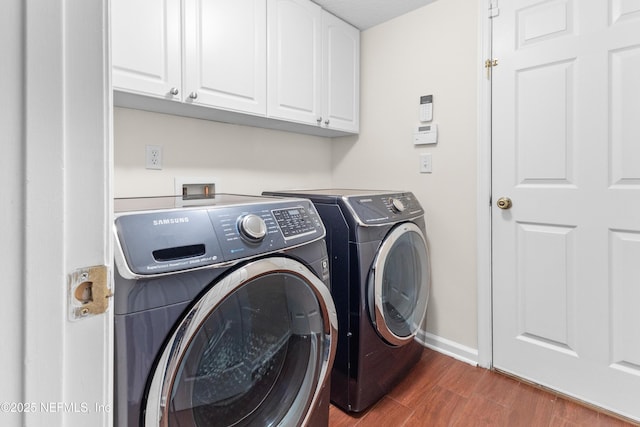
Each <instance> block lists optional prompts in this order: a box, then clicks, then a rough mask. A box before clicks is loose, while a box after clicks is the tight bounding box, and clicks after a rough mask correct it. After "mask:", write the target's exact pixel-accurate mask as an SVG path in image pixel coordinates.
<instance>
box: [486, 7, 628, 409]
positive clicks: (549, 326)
mask: <svg viewBox="0 0 640 427" xmlns="http://www.w3.org/2000/svg"><path fill="white" fill-rule="evenodd" d="M499 6H500V14H499V15H498V16H497V17H494V18H493V22H492V24H493V31H494V33H493V55H494V57H495V58H497V59H498V61H499V65H498V66H497V67H495V68H494V69H493V72H492V104H493V105H492V117H493V119H492V153H493V154H492V168H493V172H492V192H493V195H492V200H493V201H494V204H493V208H492V209H493V212H492V226H493V259H494V266H493V274H494V277H493V314H494V319H493V321H494V326H493V332H494V365H495V367H496V368H498V369H501V370H504V371H507V372H511V373H514V374H516V375H518V376H521V377H524V378H526V379H529V380H531V381H533V382H536V383H540V384H543V385H545V386H548V387H551V388H554V389H556V390H559V391H561V392H563V393H567V394H569V395H572V396H575V397H577V398H579V399H582V400H585V401H588V402H591V403H594V404H596V405H599V406H603V407H605V408H608V409H611V410H614V411H616V412H619V413H621V414H623V415H626V416H629V417H633V418H636V419H640V407H638V405H637V402H638V401H640V363H639V360H640V336H639V335H638V333H637V330H638V329H637V325H638V324H640V315H638V314H635V313H636V312H637V310H634V307H638V306H639V305H640V287H639V286H638V283H640V268H639V267H636V265H637V264H638V262H637V260H638V259H640V258H639V257H640V245H639V243H640V185H639V184H640V145H639V144H638V141H639V140H640V121H639V120H638V117H639V114H640V83H639V81H638V79H637V76H638V75H640V25H638V23H640V6H639V5H638V3H637V2H630V1H605V0H599V1H591V2H578V1H571V0H552V1H539V0H519V1H509V2H507V1H503V2H500V5H499ZM500 197H509V198H510V199H512V201H513V205H512V206H513V207H512V208H511V209H508V210H503V209H499V208H498V207H497V206H496V204H495V201H497V199H498V198H500Z"/></svg>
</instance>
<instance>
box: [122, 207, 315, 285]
mask: <svg viewBox="0 0 640 427" xmlns="http://www.w3.org/2000/svg"><path fill="white" fill-rule="evenodd" d="M115 229H116V241H117V245H116V263H117V264H118V269H119V271H121V272H122V271H123V270H124V271H128V272H130V274H129V276H132V277H134V276H146V275H158V274H166V273H171V272H176V271H182V270H190V269H194V268H202V267H207V266H214V267H215V266H216V265H227V264H228V263H229V262H234V261H239V260H243V259H250V258H253V257H256V256H260V255H264V254H269V253H274V252H278V251H284V250H286V249H289V248H293V247H297V246H300V245H303V244H306V243H309V242H312V241H315V240H319V239H322V238H324V236H325V228H324V225H323V224H322V221H321V220H320V217H319V216H318V214H317V213H316V210H315V207H314V206H313V204H311V202H310V201H309V200H306V199H280V200H278V199H272V198H259V202H256V201H254V202H252V203H237V204H234V203H231V204H224V205H221V206H201V207H191V208H189V207H186V208H179V209H158V210H152V211H148V210H146V211H145V210H142V211H135V212H125V213H122V214H119V215H117V217H116V220H115Z"/></svg>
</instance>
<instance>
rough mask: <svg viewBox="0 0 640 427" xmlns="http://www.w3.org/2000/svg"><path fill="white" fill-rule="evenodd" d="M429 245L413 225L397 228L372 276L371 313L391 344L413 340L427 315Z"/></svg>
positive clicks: (383, 246)
mask: <svg viewBox="0 0 640 427" xmlns="http://www.w3.org/2000/svg"><path fill="white" fill-rule="evenodd" d="M430 282H431V279H430V268H429V256H428V252H427V243H426V240H425V237H424V234H423V233H422V231H421V230H420V228H419V227H418V226H417V225H415V224H414V223H412V222H407V223H402V224H399V225H397V226H396V227H394V228H393V229H392V230H391V232H390V233H389V234H388V235H387V237H385V239H384V240H383V241H382V244H381V245H380V249H379V250H378V254H377V255H376V259H375V260H374V263H373V268H372V269H371V272H370V274H369V284H368V286H369V288H368V290H367V292H368V296H369V297H368V299H369V301H368V302H369V314H370V316H371V320H372V322H373V323H374V325H375V327H376V330H377V331H378V333H379V334H380V336H382V337H383V338H384V339H385V340H386V341H387V342H388V343H389V344H392V345H396V346H399V345H403V344H405V343H407V342H408V341H411V340H413V338H414V337H415V335H416V333H417V332H418V330H419V329H420V326H421V325H422V322H423V320H424V317H425V315H426V313H427V303H428V301H429V290H430V285H431V283H430Z"/></svg>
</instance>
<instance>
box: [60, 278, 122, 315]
mask: <svg viewBox="0 0 640 427" xmlns="http://www.w3.org/2000/svg"><path fill="white" fill-rule="evenodd" d="M110 282H111V275H110V271H109V267H107V266H105V265H96V266H93V267H85V268H79V269H77V270H75V271H74V272H72V273H71V274H69V277H68V285H69V289H68V292H69V295H68V298H69V319H70V320H80V319H84V318H87V317H90V316H95V315H97V314H102V313H105V312H106V311H107V310H108V309H109V300H110V298H111V297H112V296H113V292H112V290H111V287H110V286H109V285H110Z"/></svg>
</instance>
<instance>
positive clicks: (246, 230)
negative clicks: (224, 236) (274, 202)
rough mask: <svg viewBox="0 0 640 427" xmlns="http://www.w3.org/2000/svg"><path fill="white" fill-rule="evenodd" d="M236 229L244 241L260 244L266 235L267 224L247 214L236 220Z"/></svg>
mask: <svg viewBox="0 0 640 427" xmlns="http://www.w3.org/2000/svg"><path fill="white" fill-rule="evenodd" d="M238 229H239V230H240V234H241V235H242V237H243V238H244V239H245V240H248V241H250V242H253V243H257V242H260V241H261V240H262V239H264V237H265V236H266V235H267V224H266V223H265V222H264V220H263V219H262V218H260V217H259V216H258V215H255V214H248V215H244V216H242V217H240V218H239V219H238Z"/></svg>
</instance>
